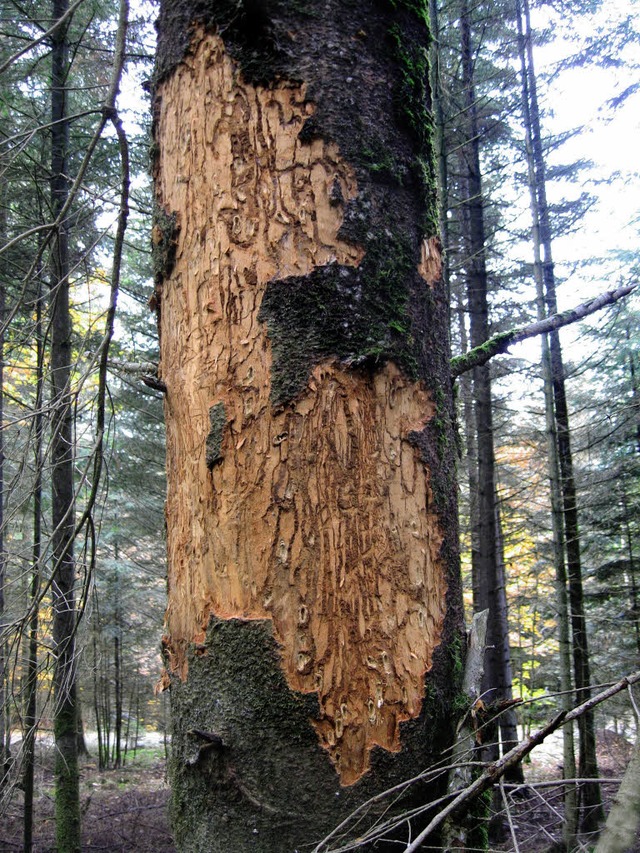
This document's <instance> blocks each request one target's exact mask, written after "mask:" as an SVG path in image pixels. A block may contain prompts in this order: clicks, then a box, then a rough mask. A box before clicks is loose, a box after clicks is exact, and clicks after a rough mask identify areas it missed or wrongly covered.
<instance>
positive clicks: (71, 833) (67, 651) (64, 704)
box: [51, 0, 80, 853]
mask: <svg viewBox="0 0 640 853" xmlns="http://www.w3.org/2000/svg"><path fill="white" fill-rule="evenodd" d="M67 9H68V0H53V19H54V20H59V19H60V18H61V17H62V16H63V15H64V14H65V13H66V11H67ZM51 40H52V54H51V61H52V74H51V78H52V79H51V206H52V210H53V214H54V216H55V217H56V218H59V217H60V214H61V213H62V212H63V210H64V208H65V205H66V202H67V199H68V195H69V179H68V172H67V153H68V147H69V128H68V123H67V121H66V119H67V107H66V98H67V90H66V85H67V73H68V44H67V25H66V24H63V25H61V26H60V27H58V29H57V30H55V32H54V33H53V35H52V36H51ZM51 245H52V251H51V311H52V316H51V386H52V389H51V410H52V417H51V431H52V434H51V492H52V495H51V505H52V522H53V525H52V526H53V532H52V558H53V579H52V583H51V594H52V610H53V645H54V657H55V662H56V663H55V670H54V677H53V684H54V702H55V708H54V736H55V745H56V761H55V780H56V843H57V850H58V853H67V851H69V853H71V851H76V850H80V798H79V779H78V747H77V732H78V723H77V705H76V661H75V630H76V615H75V591H74V580H75V564H74V557H73V539H74V527H75V518H74V489H73V398H72V395H71V389H70V382H71V356H72V352H71V314H70V310H69V247H68V233H67V223H66V222H65V221H64V217H63V220H62V221H61V222H60V223H59V224H58V226H57V228H56V230H55V233H54V235H53V239H52V244H51Z"/></svg>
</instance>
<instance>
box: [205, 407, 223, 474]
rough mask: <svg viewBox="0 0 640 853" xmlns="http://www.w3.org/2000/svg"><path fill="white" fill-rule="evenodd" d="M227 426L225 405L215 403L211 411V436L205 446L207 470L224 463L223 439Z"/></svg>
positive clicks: (208, 436) (209, 435)
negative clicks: (218, 463) (217, 463)
mask: <svg viewBox="0 0 640 853" xmlns="http://www.w3.org/2000/svg"><path fill="white" fill-rule="evenodd" d="M226 424H227V414H226V411H225V408H224V403H215V404H214V405H213V406H211V408H210V409H209V434H208V435H207V440H206V446H205V458H206V461H207V468H209V469H211V468H213V466H214V465H215V464H216V462H221V461H222V449H221V448H222V438H223V434H224V428H225V426H226Z"/></svg>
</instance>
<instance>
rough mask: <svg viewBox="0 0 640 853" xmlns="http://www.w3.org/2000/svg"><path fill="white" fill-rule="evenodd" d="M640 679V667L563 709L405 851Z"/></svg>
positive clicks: (413, 851)
mask: <svg viewBox="0 0 640 853" xmlns="http://www.w3.org/2000/svg"><path fill="white" fill-rule="evenodd" d="M638 681H640V670H638V671H637V672H634V673H633V674H632V675H627V676H625V678H622V679H621V680H620V681H618V682H616V683H615V684H613V685H612V686H611V687H609V688H607V689H606V690H603V691H602V692H601V693H598V694H596V695H595V696H593V697H592V698H591V699H589V700H588V701H586V702H583V703H582V704H581V705H578V706H577V707H576V708H574V709H573V710H572V711H569V713H566V712H565V711H561V712H560V713H559V714H557V716H556V717H554V719H553V720H551V722H550V723H547V725H546V726H543V727H542V728H541V729H538V730H537V731H536V732H534V733H533V734H531V735H529V736H528V737H526V738H525V739H524V740H523V741H521V742H520V743H519V744H517V745H516V746H514V747H513V749H511V750H509V752H507V753H506V755H503V756H502V758H500V759H499V760H498V761H496V762H494V763H493V764H491V765H489V767H487V769H486V770H485V771H484V773H483V774H482V775H481V776H479V777H478V778H477V779H476V780H475V782H473V784H472V785H469V787H467V788H465V789H464V791H461V792H460V793H459V794H458V796H457V797H455V799H453V800H452V801H451V802H450V803H449V805H448V806H446V808H444V809H442V811H440V812H438V814H437V815H436V816H435V817H434V818H433V820H432V821H431V822H430V823H429V825H428V826H427V827H425V829H423V830H422V832H421V833H420V834H419V835H418V836H417V837H416V838H415V839H414V841H413V842H412V843H411V844H409V845H408V846H407V847H406V848H405V851H404V853H416V851H417V850H419V849H420V847H421V845H422V843H423V842H424V841H425V839H426V838H428V837H429V836H430V835H431V834H432V833H433V832H434V831H435V830H436V829H437V828H438V827H439V826H441V825H442V823H444V821H445V820H446V819H447V818H448V817H449V816H450V815H451V814H453V813H455V812H457V811H458V810H460V809H466V808H468V806H469V804H470V803H471V802H473V800H475V799H477V797H479V796H480V794H482V793H483V792H484V791H486V790H487V789H488V788H491V787H492V786H493V785H494V784H495V783H496V782H498V781H499V780H500V779H501V778H502V777H503V776H504V774H505V773H506V771H507V770H508V769H509V768H510V767H513V766H514V765H515V764H518V763H519V762H520V761H522V759H523V758H525V757H526V756H527V755H528V754H529V753H530V752H531V751H532V750H533V749H534V748H535V747H536V746H538V745H539V744H541V743H542V742H543V741H544V739H545V738H546V737H548V735H550V734H552V732H554V731H556V729H558V728H560V726H561V725H563V723H568V722H569V721H570V720H576V719H577V718H578V717H581V716H582V715H583V714H585V713H586V712H587V711H590V710H591V709H592V708H595V706H596V705H599V704H600V703H602V702H604V701H606V700H607V699H610V698H611V697H612V696H615V695H616V693H620V692H621V691H622V690H625V689H626V688H627V687H629V685H631V684H635V683H636V682H638Z"/></svg>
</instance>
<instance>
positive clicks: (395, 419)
mask: <svg viewBox="0 0 640 853" xmlns="http://www.w3.org/2000/svg"><path fill="white" fill-rule="evenodd" d="M202 93H204V97H203V96H202ZM159 94H160V96H161V103H160V111H159V115H158V117H157V121H158V134H157V135H158V137H159V138H161V139H162V140H163V145H162V148H161V151H160V154H159V160H158V164H157V166H158V176H157V177H158V180H157V202H158V204H159V205H160V206H161V207H162V208H163V209H164V210H165V211H166V212H167V214H168V215H169V216H171V215H172V213H173V212H174V211H180V212H181V213H180V221H179V223H178V224H179V232H178V235H177V246H176V256H175V263H174V264H173V268H172V271H171V275H170V276H169V277H168V278H167V279H166V280H165V281H164V284H163V286H162V292H161V294H160V295H161V299H162V317H163V324H162V334H161V368H160V376H161V379H162V381H163V382H164V383H165V385H166V388H167V396H166V416H167V465H168V473H169V478H168V479H169V492H168V499H167V515H168V516H169V517H170V519H171V523H170V525H169V541H168V549H169V566H170V570H169V572H170V574H169V606H168V612H167V623H168V635H169V640H168V642H169V654H170V662H171V666H172V668H173V670H174V671H175V672H177V673H179V674H180V675H181V676H182V677H183V678H184V677H186V675H187V660H186V651H187V648H188V646H189V644H192V643H196V644H198V643H203V641H204V639H205V631H206V628H207V625H208V623H209V619H210V617H211V616H212V615H214V614H215V615H216V616H217V617H224V618H232V617H236V618H241V619H264V618H269V619H271V620H272V621H273V625H274V631H275V637H276V639H277V641H278V642H279V644H280V645H281V647H282V667H283V670H284V673H285V675H286V678H287V681H288V683H289V685H290V687H291V689H292V690H296V691H301V692H306V693H316V694H317V696H318V700H319V703H320V718H319V719H318V720H317V721H316V723H315V726H316V730H317V734H318V737H319V739H320V742H321V743H322V745H323V746H324V747H325V748H326V749H327V750H328V751H329V753H330V755H331V757H332V759H333V761H334V763H335V765H336V767H337V769H338V770H339V773H340V777H341V781H342V783H343V784H350V783H353V782H355V781H356V780H357V779H358V778H359V777H360V776H361V775H362V774H363V773H364V772H365V771H366V769H367V767H368V763H369V753H370V751H371V749H372V747H373V746H374V745H375V744H378V745H380V746H382V747H384V748H385V749H387V750H397V749H399V745H400V742H399V723H400V722H401V721H403V720H408V719H410V718H412V717H415V716H417V715H418V714H419V712H420V710H421V706H422V700H423V694H424V674H425V672H426V671H427V670H428V669H429V668H430V666H431V659H432V653H433V650H434V649H435V647H436V646H437V645H438V643H439V641H440V634H441V629H442V623H443V619H444V607H445V593H446V585H445V581H444V573H443V569H442V566H441V564H440V557H439V554H440V546H441V542H442V533H441V530H440V525H439V520H438V517H437V515H436V513H435V510H434V507H433V498H432V495H431V490H430V485H429V471H428V470H427V468H426V466H425V464H424V462H423V461H422V459H421V457H420V454H419V451H418V449H417V448H416V447H415V446H414V443H413V442H412V438H411V437H412V432H413V431H416V430H418V431H419V430H422V429H423V428H424V426H425V424H426V423H427V422H428V421H429V420H430V419H432V418H433V417H434V414H435V406H434V404H433V401H432V400H431V397H430V395H429V393H428V392H427V391H426V390H425V388H424V387H423V386H422V385H421V384H420V383H415V382H410V381H409V380H408V379H406V378H405V377H404V376H403V374H402V373H401V372H400V371H399V370H398V368H396V367H395V366H394V365H393V364H391V363H389V364H387V365H386V366H385V367H384V368H382V369H379V370H378V371H377V372H376V373H373V374H372V373H371V372H369V371H365V370H362V371H354V370H348V369H347V368H346V367H342V366H341V365H340V364H339V363H337V362H335V361H331V360H328V361H324V362H322V363H321V364H319V365H317V366H316V367H315V368H314V369H313V372H312V375H311V377H310V379H309V381H308V382H307V384H306V388H305V389H304V391H303V392H302V393H301V394H300V395H299V396H298V398H297V399H296V400H295V401H294V402H293V403H292V404H289V405H287V406H286V407H284V408H282V407H281V408H279V409H274V408H273V407H272V405H271V403H270V390H271V387H270V385H271V374H270V368H271V361H272V356H271V343H270V340H269V338H268V337H267V332H266V326H265V324H264V323H261V322H260V321H259V319H258V313H259V309H260V305H261V300H262V296H263V294H264V292H265V288H266V285H267V283H268V282H270V281H272V280H274V279H282V278H286V277H288V276H291V275H305V274H307V273H309V272H310V271H311V270H313V269H314V268H317V267H319V266H323V265H328V264H332V263H336V262H337V263H338V264H342V265H348V266H357V265H358V264H359V263H360V261H361V259H362V256H363V250H362V249H361V247H359V246H357V245H352V244H350V243H348V242H345V241H344V240H342V239H341V238H340V236H339V231H340V227H341V225H342V221H343V214H344V208H345V205H346V204H347V203H348V200H349V199H351V198H353V197H354V196H355V194H356V191H357V186H356V180H355V177H354V174H353V172H352V170H351V168H350V167H349V165H348V164H346V163H344V162H343V161H342V160H341V157H340V152H339V150H338V149H337V146H336V145H335V144H333V143H327V142H325V141H323V140H322V139H312V140H310V141H309V142H302V141H301V140H300V139H299V138H298V134H299V132H300V128H301V126H302V123H303V122H304V121H305V119H307V118H308V117H309V116H310V115H312V114H313V111H314V107H313V105H312V104H311V103H309V102H308V101H307V99H306V96H305V89H304V86H300V87H296V86H295V85H292V84H287V83H280V84H276V85H273V86H272V87H271V88H269V89H266V88H262V87H260V86H252V85H250V84H247V83H246V82H244V81H243V79H242V78H241V77H240V76H239V75H238V73H237V71H236V69H235V68H234V65H233V63H232V61H231V60H230V59H229V57H228V56H227V55H226V54H225V51H224V48H223V45H222V41H221V40H220V39H219V38H218V37H216V36H214V35H211V34H208V35H205V34H204V33H202V32H201V33H200V34H199V36H197V37H196V38H195V39H194V42H193V44H192V48H191V50H190V53H189V55H188V56H187V57H186V58H185V60H184V62H183V63H182V64H181V65H180V66H179V67H178V68H177V70H176V71H175V73H174V74H173V75H172V76H171V77H170V78H169V79H168V80H167V81H166V82H165V83H164V84H163V85H162V87H161V89H160V92H159ZM203 223H206V226H207V227H206V229H205V228H203ZM436 248H437V247H436V244H435V243H434V244H430V245H429V254H428V256H427V253H426V251H425V254H424V256H423V266H424V271H422V270H421V272H422V274H423V276H424V277H425V278H427V280H429V281H431V280H433V276H434V275H435V274H436V273H435V272H434V270H435V267H436V266H437V265H438V264H439V260H438V256H437V253H436ZM167 316H169V317H171V322H164V318H165V317H167ZM212 410H214V414H215V417H213V416H211V412H212ZM222 412H224V419H225V423H224V425H223V428H222V429H220V430H219V429H218V426H217V424H218V416H221V413H222ZM214 421H215V424H214ZM216 436H218V438H216ZM207 439H209V441H207ZM215 444H219V446H217V447H214V446H213V445H215ZM207 456H208V458H209V462H210V465H209V466H208V465H207ZM178 472H179V475H180V476H179V477H178V476H176V473H178ZM203 483H204V484H205V487H204V488H203V487H202V485H201V484H203ZM399 507H401V508H402V515H401V516H398V515H397V513H398V508H399ZM425 508H426V511H425ZM204 653H206V651H205V652H204Z"/></svg>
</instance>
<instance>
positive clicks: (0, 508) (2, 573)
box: [0, 178, 11, 791]
mask: <svg viewBox="0 0 640 853" xmlns="http://www.w3.org/2000/svg"><path fill="white" fill-rule="evenodd" d="M1 181H2V182H1V184H0V238H1V239H0V242H6V240H5V238H6V233H7V214H6V210H7V207H6V191H7V190H6V181H5V180H4V178H2V179H1ZM3 265H4V264H3ZM5 302H6V292H5V280H4V277H3V276H2V271H0V791H2V790H3V788H4V787H5V785H6V783H7V781H8V773H9V767H10V762H11V752H10V744H11V725H10V718H9V715H8V713H7V709H8V703H7V687H8V677H7V676H8V672H7V640H6V637H5V625H4V621H5V585H6V573H7V555H6V551H5V532H4V338H5V330H4V320H5Z"/></svg>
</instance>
